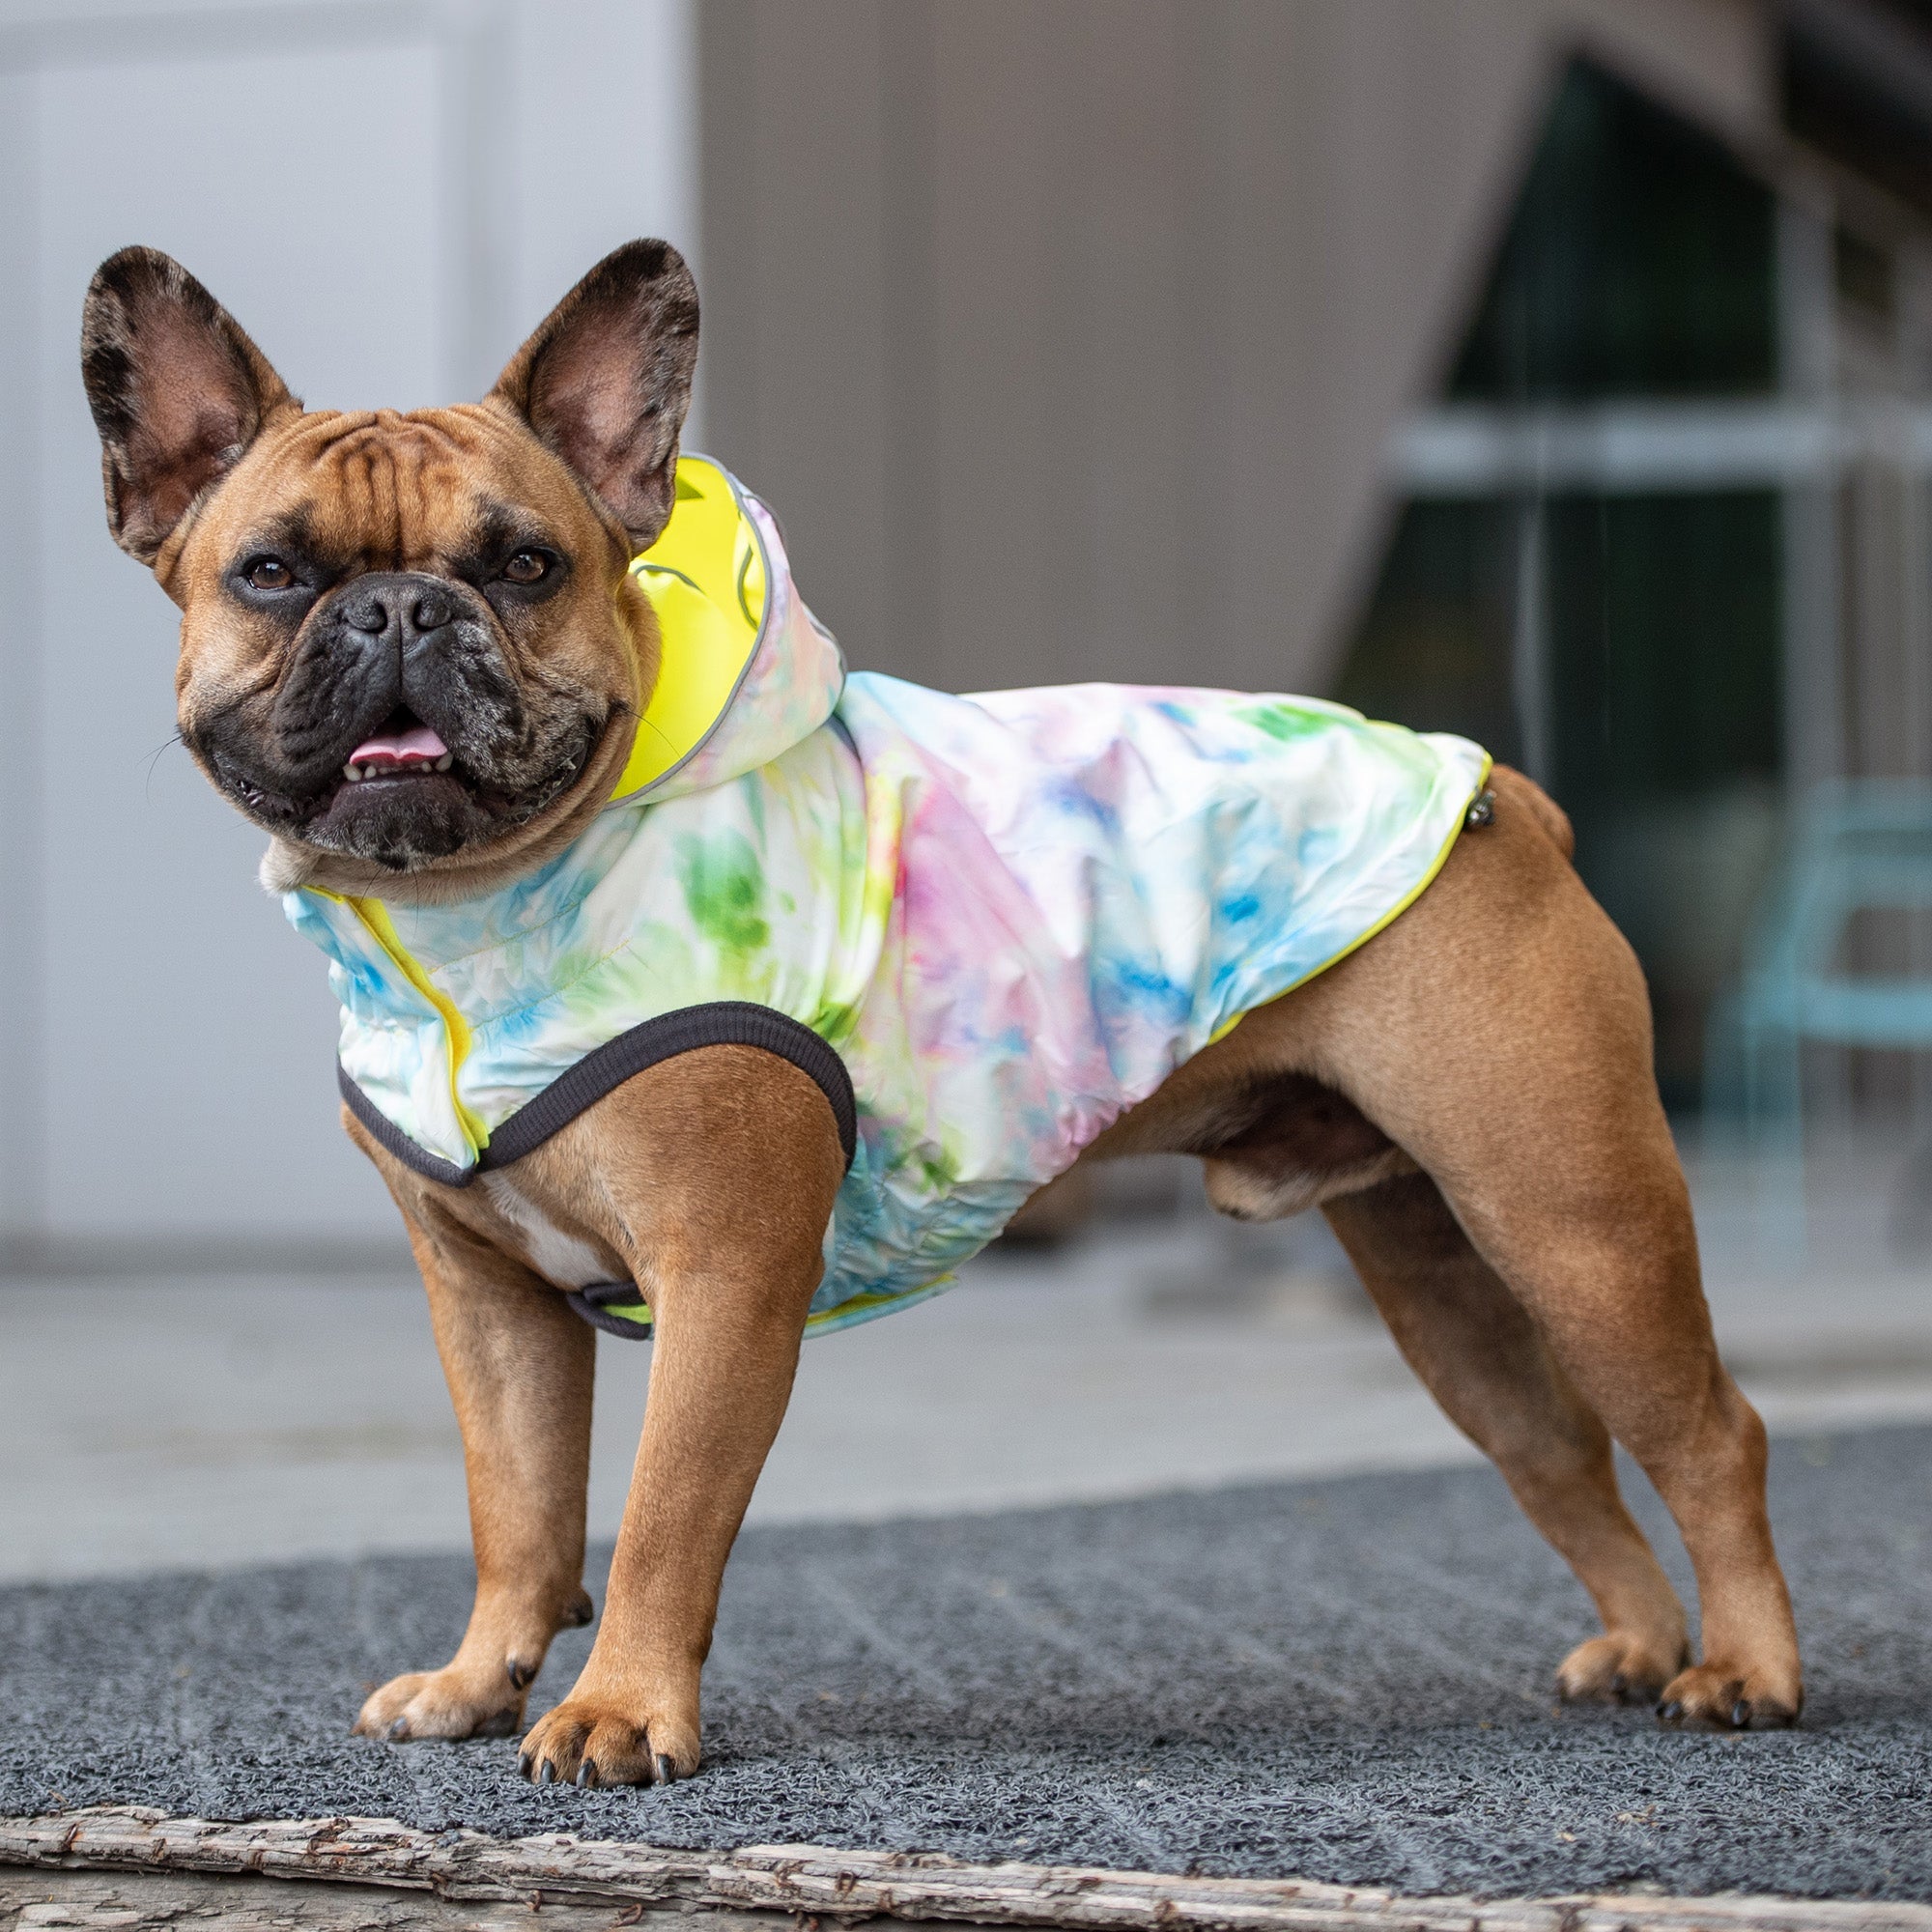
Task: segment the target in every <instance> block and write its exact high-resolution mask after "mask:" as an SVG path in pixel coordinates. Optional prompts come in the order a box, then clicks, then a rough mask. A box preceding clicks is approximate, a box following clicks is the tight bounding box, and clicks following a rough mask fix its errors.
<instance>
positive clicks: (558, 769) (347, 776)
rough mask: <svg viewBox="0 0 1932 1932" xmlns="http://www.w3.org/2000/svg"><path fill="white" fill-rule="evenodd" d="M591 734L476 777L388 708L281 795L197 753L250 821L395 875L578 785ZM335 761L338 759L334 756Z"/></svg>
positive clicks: (448, 748)
mask: <svg viewBox="0 0 1932 1932" xmlns="http://www.w3.org/2000/svg"><path fill="white" fill-rule="evenodd" d="M600 735H601V727H600V722H599V721H598V720H596V719H594V718H591V717H582V718H580V719H578V720H577V721H575V723H574V725H572V726H571V727H568V728H566V729H564V730H563V731H561V732H560V733H559V734H558V736H557V738H555V739H553V740H552V742H551V744H550V745H549V746H548V747H547V748H546V749H545V750H544V751H543V752H540V753H535V754H533V755H532V754H528V753H526V755H525V756H524V757H523V758H512V759H509V760H503V759H501V758H500V757H498V758H494V759H493V758H492V757H491V755H490V753H489V752H488V751H487V750H486V751H484V752H483V753H481V756H482V757H483V761H484V764H485V766H486V767H487V766H490V765H493V764H507V766H508V769H504V770H485V771H479V770H477V769H476V768H475V767H474V766H473V765H471V764H470V763H469V760H468V757H467V756H466V753H465V750H464V740H463V739H462V738H461V737H459V738H458V741H457V743H456V745H455V746H454V747H452V745H451V743H450V741H449V740H448V739H447V738H445V736H444V735H443V733H442V732H441V731H440V730H439V729H438V728H437V727H436V726H435V725H431V724H429V723H428V722H427V721H426V720H424V719H422V718H421V717H419V716H417V714H416V713H415V712H413V711H412V710H411V709H410V708H409V707H408V706H406V705H398V706H397V707H396V708H395V709H394V710H392V711H391V712H390V713H389V715H388V716H387V717H386V718H384V720H383V722H382V724H381V725H378V726H377V728H376V729H375V730H373V731H371V732H369V733H368V735H367V736H366V737H363V738H361V739H360V740H358V741H357V742H356V744H355V747H354V749H353V750H352V751H351V752H350V753H349V755H348V757H347V758H346V759H345V760H344V761H343V763H342V764H340V765H338V766H335V767H333V768H332V769H331V770H330V771H329V772H328V774H327V777H326V778H325V779H324V780H323V781H322V782H320V783H315V782H313V781H311V783H310V784H308V785H298V786H292V787H290V789H289V790H286V791H284V790H281V789H278V788H276V787H275V786H274V784H273V781H272V780H270V781H269V782H268V783H264V781H263V777H264V776H265V775H261V774H258V772H257V771H256V770H253V769H250V768H249V767H252V766H253V765H254V762H255V761H254V760H253V759H252V758H250V759H249V760H248V764H247V765H246V766H244V765H243V764H242V763H241V761H240V760H239V759H237V758H235V757H234V756H233V755H232V754H231V753H229V751H228V748H227V747H226V746H220V745H212V744H207V743H204V744H203V746H202V748H201V749H202V750H203V751H204V753H205V755H206V756H207V758H208V762H209V764H210V767H211V769H212V771H213V774H214V776H215V777H216V779H217V781H218V782H219V783H220V784H221V785H222V787H223V788H224V789H225V790H227V791H228V792H230V793H231V794H232V795H233V796H234V797H235V798H236V799H237V800H238V801H239V802H240V803H241V805H242V806H243V808H244V809H245V810H248V811H249V812H250V813H251V814H252V815H253V816H254V817H255V818H256V819H258V820H259V821H261V822H263V823H264V824H266V825H268V826H269V827H270V829H272V830H274V831H277V832H279V833H281V834H283V836H285V837H289V838H297V839H298V840H300V841H301V842H303V843H304V844H310V845H314V846H316V847H318V848H320V849H322V850H325V851H334V852H342V853H346V854H351V855H354V856H356V857H360V858H366V859H370V860H373V861H374V862H375V863H376V864H378V865H380V866H383V867H385V868H389V869H395V870H404V869H408V868H409V867H412V866H413V865H418V864H421V863H424V862H425V861H428V860H432V859H437V858H445V857H447V856H449V855H450V854H451V853H452V852H454V851H457V850H459V849H461V848H462V847H465V846H469V845H473V844H475V843H477V842H479V841H482V840H487V839H489V838H492V837H495V836H497V835H498V834H500V833H502V832H504V831H507V830H508V829H510V828H511V827H513V826H516V825H521V824H526V823H527V822H528V821H529V820H530V819H532V818H534V817H536V816H538V815H539V814H540V813H541V812H543V811H545V810H548V809H549V808H550V807H551V806H552V805H553V804H554V803H555V802H556V801H557V800H558V799H559V798H560V797H561V796H562V795H563V794H564V793H565V792H567V791H568V790H569V789H570V787H571V786H572V785H573V784H575V783H576V782H577V781H578V780H579V779H580V778H582V774H583V771H584V768H585V766H586V765H587V764H588V763H589V761H590V758H591V755H592V753H594V752H595V750H596V747H597V743H598V741H599V737H600ZM337 755H340V754H339V753H338V754H337Z"/></svg>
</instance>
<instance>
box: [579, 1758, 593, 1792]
mask: <svg viewBox="0 0 1932 1932" xmlns="http://www.w3.org/2000/svg"><path fill="white" fill-rule="evenodd" d="M596 1785H597V1763H596V1760H595V1759H594V1758H585V1759H584V1760H583V1762H582V1764H580V1765H579V1766H578V1767H577V1786H578V1789H579V1790H580V1791H592V1790H595V1789H596Z"/></svg>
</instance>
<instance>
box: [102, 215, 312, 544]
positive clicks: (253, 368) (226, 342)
mask: <svg viewBox="0 0 1932 1932" xmlns="http://www.w3.org/2000/svg"><path fill="white" fill-rule="evenodd" d="M80 369H81V379H82V381H83V382H85V384H87V401H88V407H89V408H90V409H92V410H93V412H94V426H95V428H96V429H98V430H99V432H100V470H101V481H102V483H103V485H104V486H105V489H106V492H107V527H108V528H109V529H110V530H112V531H113V533H114V541H115V542H116V543H118V544H119V545H120V546H121V548H122V549H123V550H125V551H126V552H127V553H128V555H129V556H135V557H139V558H140V560H141V561H142V562H143V563H153V562H154V560H155V558H156V554H158V553H159V551H160V548H161V546H162V545H163V544H164V543H166V541H167V540H168V536H169V534H170V533H171V532H172V531H173V530H174V528H175V526H177V525H178V524H179V523H180V522H181V520H182V518H183V517H184V516H185V515H186V514H187V511H188V508H189V506H190V505H191V504H192V503H193V502H194V500H195V498H196V497H199V496H200V495H201V493H202V492H203V491H204V490H206V489H207V488H208V487H209V486H210V485H211V484H213V483H215V482H217V481H219V480H220V478H221V477H223V476H225V475H226V474H227V473H228V471H229V470H231V469H234V467H235V465H236V464H237V463H239V462H240V461H241V455H242V452H243V451H244V450H245V449H246V448H247V447H248V445H249V444H250V443H251V442H253V441H254V440H255V438H256V436H257V435H258V434H259V433H260V431H261V428H262V425H263V423H264V422H265V421H266V420H267V419H268V417H269V416H270V414H271V413H272V412H274V411H276V410H278V409H299V408H300V407H301V405H300V404H299V403H298V402H297V401H296V399H295V398H294V397H293V396H291V395H290V394H289V392H288V389H287V387H286V386H285V384H283V382H282V379H281V378H280V377H279V376H277V375H276V374H275V372H274V370H273V369H271V368H270V366H269V362H268V358H267V357H266V356H264V355H263V354H262V352H261V351H260V350H259V349H257V348H256V347H255V345H254V344H253V343H252V342H250V341H249V340H248V338H247V336H246V335H245V334H244V333H243V332H242V330H241V327H240V326H239V325H238V324H237V323H236V321H235V319H234V318H233V317H232V316H231V315H229V313H228V311H227V310H226V309H224V308H223V307H222V306H221V304H220V303H219V302H217V301H216V300H215V299H214V298H213V296H212V295H210V294H209V293H208V291H207V290H206V289H205V288H203V287H202V285H201V284H200V283H199V282H198V281H196V280H195V278H194V277H193V276H192V275H190V274H189V273H188V271H187V270H185V269H184V268H183V267H182V265H181V264H180V263H179V262H176V261H174V260H172V259H170V258H169V257H168V256H166V255H163V254H162V253H161V252H160V251H159V250H158V249H156V248H124V249H122V250H121V252H120V253H119V254H118V255H110V256H109V257H108V258H107V260H106V261H104V262H103V263H101V265H100V267H99V269H98V270H95V275H94V280H93V281H92V282H90V283H89V284H88V289H87V305H86V307H85V308H84V309H83V311H82V314H81V324H80Z"/></svg>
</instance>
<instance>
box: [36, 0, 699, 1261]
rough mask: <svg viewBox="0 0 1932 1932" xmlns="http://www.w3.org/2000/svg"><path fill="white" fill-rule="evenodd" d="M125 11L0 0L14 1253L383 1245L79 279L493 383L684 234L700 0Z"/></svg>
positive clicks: (313, 985)
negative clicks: (149, 272) (613, 283)
mask: <svg viewBox="0 0 1932 1932" xmlns="http://www.w3.org/2000/svg"><path fill="white" fill-rule="evenodd" d="M115 4H116V17H113V18H103V17H100V16H96V17H95V18H94V19H92V20H91V21H90V20H87V19H85V18H83V17H82V16H81V15H80V14H78V12H77V10H76V9H75V8H73V7H72V6H71V5H62V4H59V3H58V0H0V529H4V530H5V531H7V533H8V535H9V537H10V539H11V540H12V541H11V544H10V560H11V559H17V560H18V564H19V566H20V567H19V568H17V569H14V570H6V571H0V1264H5V1261H6V1258H7V1250H8V1249H10V1248H11V1249H12V1250H13V1252H14V1255H15V1257H16V1258H18V1257H20V1256H21V1255H22V1253H23V1251H24V1254H25V1256H26V1257H28V1258H31V1256H32V1254H33V1253H34V1252H35V1251H36V1250H39V1249H43V1248H49V1247H50V1248H51V1249H52V1250H54V1251H55V1252H56V1253H58V1252H60V1251H62V1250H67V1251H78V1252H82V1253H85V1252H87V1251H89V1250H95V1249H99V1248H102V1247H104V1248H106V1249H107V1250H109V1251H110V1252H117V1253H118V1255H119V1256H120V1257H121V1258H123V1259H131V1260H133V1261H135V1262H137V1263H138V1262H139V1261H140V1260H141V1259H142V1257H143V1255H144V1254H145V1253H146V1252H147V1250H148V1248H149V1247H152V1248H153V1251H154V1254H155V1256H156V1259H159V1260H165V1259H166V1258H167V1257H168V1256H169V1255H170V1254H179V1255H182V1256H183V1257H184V1258H186V1257H187V1256H188V1255H191V1254H192V1253H193V1252H194V1251H195V1250H197V1249H203V1250H208V1249H209V1243H210V1242H211V1241H212V1242H213V1250H218V1249H219V1248H220V1247H221V1246H223V1245H229V1246H233V1245H235V1244H236V1243H238V1242H239V1243H241V1244H243V1245H244V1246H245V1245H261V1244H269V1245H273V1244H277V1243H280V1242H282V1241H293V1242H300V1241H306V1240H314V1239H323V1240H327V1241H329V1242H342V1241H345V1240H346V1241H349V1242H352V1243H354V1242H362V1241H371V1240H382V1241H391V1240H393V1241H398V1242H399V1239H400V1234H399V1230H398V1228H397V1224H396V1221H395V1214H394V1209H393V1208H391V1207H390V1206H389V1203H388V1201H387V1197H386V1196H385V1195H384V1192H383V1189H382V1187H381V1185H380V1183H379V1182H378V1181H377V1179H376V1177H375V1174H374V1172H373V1170H371V1169H370V1168H369V1167H368V1166H367V1164H366V1163H365V1162H364V1161H363V1160H362V1159H361V1157H360V1155H358V1154H357V1153H355V1151H354V1150H353V1149H352V1148H351V1147H350V1146H349V1144H348V1142H347V1141H346V1140H345V1139H344V1137H343V1135H342V1132H341V1129H340V1127H339V1125H338V1123H337V1118H336V1102H335V1093H334V1080H333V1048H334V1036H335V1009H334V1005H333V1002H332V1001H331V1000H330V998H329V995H328V992H327V985H326V982H325V979H324V970H323V963H322V960H321V957H320V955H319V954H317V953H316V952H315V951H314V950H313V948H311V947H310V946H309V945H308V944H307V943H306V942H304V941H301V940H298V939H297V938H296V936H295V935H294V934H293V933H292V932H291V931H290V930H289V929H288V927H287V925H286V924H285V923H284V921H283V918H282V914H281V910H280V908H279V906H278V905H276V904H275V903H274V902H273V901H272V900H270V898H268V897H267V896H266V895H264V894H263V893H262V892H261V890H260V888H259V887H258V886H257V885H256V883H255V877H254V874H255V866H256V862H257V859H258V857H259V855H260V848H261V845H262V840H261V838H260V837H259V835H257V834H256V833H254V832H253V831H251V830H250V829H249V828H248V827H247V826H246V825H245V824H243V823H242V821H241V819H239V818H238V817H236V816H235V815H234V813H233V812H231V811H230V810H228V808H227V807H225V806H224V805H222V804H221V802H220V801H219V800H218V799H217V798H216V797H215V796H214V794H213V791H212V790H210V788H209V787H208V785H207V783H206V781H204V780H203V779H202V778H201V777H200V776H199V775H198V774H197V773H196V771H195V770H194V768H193V766H192V765H191V764H190V762H189V760H188V758H187V756H186V754H185V752H183V750H182V749H181V747H180V746H179V745H178V744H176V743H174V741H173V731H174V711H173V668H174V657H175V624H176V612H175V611H174V607H173V606H172V605H171V604H169V602H168V601H167V599H166V598H165V597H164V596H163V595H162V594H161V592H160V590H159V588H158V587H157V586H156V584H155V582H153V580H152V578H150V577H149V575H148V574H147V573H146V572H145V571H143V570H142V569H141V568H140V567H139V566H138V565H136V564H135V563H133V562H132V561H131V560H130V559H128V557H125V556H123V555H122V554H121V553H120V552H119V551H117V550H116V549H115V548H114V546H113V544H112V542H111V541H110V540H109V538H108V535H107V529H106V524H105V521H104V517H103V513H102V509H101V500H100V478H99V445H98V443H97V442H96V440H95V436H94V431H93V426H92V424H91V422H90V421H89V418H88V413H87V407H86V402H85V399H84V397H83V395H82V392H81V386H80V378H79V357H78V333H79V321H80V303H81V297H82V294H83V292H84V290H85V288H86V286H87V280H88V277H89V275H90V274H91V273H92V272H93V270H94V269H95V267H96V265H97V264H98V263H99V261H100V260H101V259H102V258H103V257H104V256H106V255H108V254H110V253H111V252H113V250H115V249H116V248H119V247H122V246H124V245H125V244H127V243H128V242H130V241H142V242H148V243H152V244H153V245H155V246H156V247H160V248H163V249H165V250H167V251H168V252H169V253H170V254H172V255H174V256H176V257H178V258H179V259H180V260H181V261H182V262H183V263H184V264H185V266H186V267H187V268H188V269H189V270H191V271H192V272H193V273H194V274H195V275H197V276H198V277H199V278H200V279H201V280H202V281H203V282H205V283H206V284H207V286H208V287H209V288H210V289H211V290H212V291H213V294H214V295H215V297H216V298H217V299H219V300H220V301H222V302H223V303H224V304H226V305H227V307H228V308H229V309H230V310H231V311H232V312H233V313H234V314H235V315H236V316H237V318H238V319H239V320H240V321H241V325H242V327H245V328H246V329H247V330H248V331H249V333H250V334H251V335H253V336H254V338H255V339H256V341H257V342H258V343H259V344H260V345H261V347H262V349H263V350H264V352H265V353H266V354H267V355H268V356H269V358H270V360H271V361H272V362H273V363H274V364H275V366H276V367H277V368H278V369H279V370H280V371H281V373H282V375H283V377H284V378H285V379H286V380H287V382H288V383H289V384H290V386H291V387H292V388H293V389H294V390H295V392H296V393H297V394H298V395H299V396H301V397H302V398H303V399H304V400H305V401H307V402H308V403H309V404H311V405H312V406H320V407H346V408H366V407H370V406H373V405H377V404H389V405H394V406H396V407H399V408H412V407H416V406H420V405H423V404H432V403H438V402H447V401H453V400H456V399H458V398H460V397H464V396H469V395H474V394H477V393H479V392H480V390H481V388H482V387H483V386H485V385H486V384H487V382H488V380H489V376H490V374H491V373H493V372H494V371H495V369H496V368H497V366H499V364H500V362H501V360H502V359H503V357H504V356H506V355H508V354H509V352H510V350H511V349H512V348H514V347H515V344H516V342H517V340H518V339H519V338H520V336H521V335H522V334H523V333H524V332H525V331H526V329H527V328H528V327H531V326H532V325H533V324H534V323H535V322H536V321H537V320H538V319H539V318H540V317H541V315H542V314H543V312H544V310H545V309H546V308H547V307H548V306H549V305H550V303H551V302H553V301H554V300H555V299H556V298H557V297H558V296H560V295H561V294H562V293H563V291H564V289H565V288H566V287H567V286H568V285H569V283H570V281H572V280H573V279H575V277H576V276H577V275H578V274H580V273H582V270H584V269H586V268H588V267H589V266H590V264H591V262H592V261H594V260H595V259H596V258H597V256H598V255H600V254H601V253H603V252H604V251H605V250H606V249H608V248H610V247H611V246H614V245H615V244H616V243H617V242H619V241H623V240H625V239H627V238H628V237H630V236H632V235H637V234H650V233H657V234H668V235H670V236H671V237H672V238H673V239H674V240H677V241H679V242H680V244H681V245H685V246H687V247H688V246H689V244H690V241H691V231H692V229H693V228H694V227H695V219H694V214H695V201H696V192H695V183H694V176H695V169H694V166H693V158H692V148H693V119H692V115H691V112H690V101H691V99H692V96H693V93H694V90H695V73H694V71H693V60H692V43H693V38H694V37H693V30H692V25H691V21H690V17H689V13H688V6H687V0H541V4H539V0H497V4H493V5H476V6H466V5H463V4H460V0H459V3H458V4H450V5H442V6H436V7H430V6H419V5H414V4H411V0H396V3H395V4H393V5H389V6H384V7H372V6H369V5H366V4H343V5H340V6H330V5H327V4H325V5H321V6H317V5H314V4H305V5H299V6H285V5H282V4H280V0H228V4H217V5H216V6H213V7H211V6H209V5H207V4H196V5H192V6H188V5H179V6H178V5H176V4H174V0H115ZM613 50H614V51H615V52H616V53H617V54H618V55H622V56H624V58H615V59H613Z"/></svg>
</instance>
